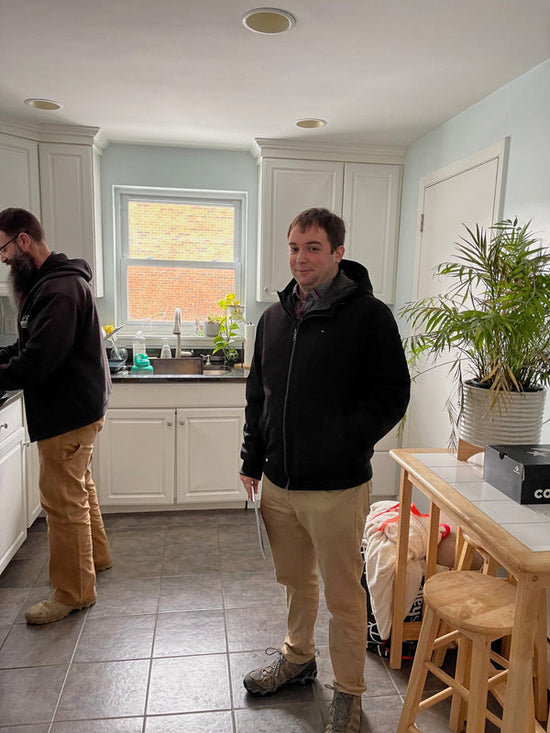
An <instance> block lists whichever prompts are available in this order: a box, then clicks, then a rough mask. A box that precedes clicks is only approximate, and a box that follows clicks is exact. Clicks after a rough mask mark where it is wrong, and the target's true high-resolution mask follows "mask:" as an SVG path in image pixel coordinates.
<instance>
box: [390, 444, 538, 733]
mask: <svg viewBox="0 0 550 733" xmlns="http://www.w3.org/2000/svg"><path fill="white" fill-rule="evenodd" d="M390 455H391V456H392V458H393V459H394V460H395V461H397V463H398V464H399V465H400V466H401V487H400V497H399V501H400V505H401V511H400V516H399V532H398V542H397V560H396V577H395V591H394V605H393V616H392V632H391V633H392V643H391V656H390V666H391V667H392V668H394V669H398V668H399V667H400V666H401V650H402V642H403V640H404V639H407V638H417V636H418V628H417V626H411V627H409V625H408V624H406V623H405V622H404V621H403V618H404V617H405V613H406V609H405V583H406V571H407V549H408V538H409V518H410V511H409V509H410V505H411V495H412V487H413V485H414V486H416V487H417V488H418V489H419V490H420V491H421V492H422V493H423V494H424V495H425V496H426V497H427V498H428V499H429V500H430V538H429V541H428V548H427V555H426V577H429V576H430V575H431V574H432V573H433V572H435V564H436V554H437V539H438V538H437V535H438V525H439V514H440V510H442V511H443V512H444V513H445V514H446V515H447V516H448V517H449V518H450V519H451V520H452V521H454V522H456V524H457V526H458V527H460V528H461V529H462V530H463V531H464V532H465V533H466V534H467V535H468V536H469V537H471V538H472V540H473V541H474V542H476V543H477V544H479V545H480V546H481V547H484V548H485V549H486V550H487V551H488V553H489V554H490V555H492V556H493V557H494V558H495V559H496V560H497V561H498V562H499V564H500V565H502V566H503V567H504V568H505V569H506V570H507V571H508V572H509V573H511V574H512V575H513V576H514V577H515V578H516V579H517V595H516V609H515V620H514V628H513V632H512V641H511V649H510V671H509V676H508V683H507V688H506V698H505V703H504V717H503V726H502V733H522V732H524V733H531V731H532V730H533V726H532V724H529V723H528V722H527V721H529V720H531V721H532V720H533V718H532V713H530V699H531V697H530V696H531V690H532V670H533V666H532V665H533V649H534V641H535V630H536V621H537V610H538V608H539V607H540V598H541V593H542V591H543V589H544V588H548V587H550V505H536V506H535V505H532V506H526V505H520V504H518V503H517V502H515V501H513V500H512V499H510V498H509V497H507V496H506V495H505V494H503V493H502V492H501V491H499V490H498V489H497V488H495V487H494V486H492V485H491V484H488V483H487V482H485V481H483V475H482V470H481V468H480V466H475V465H470V464H469V463H466V462H464V461H459V460H457V458H456V455H454V454H452V453H449V452H447V451H437V450H412V449H402V448H400V449H394V450H391V451H390Z"/></svg>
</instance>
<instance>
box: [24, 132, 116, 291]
mask: <svg viewBox="0 0 550 733" xmlns="http://www.w3.org/2000/svg"><path fill="white" fill-rule="evenodd" d="M39 157H40V193H41V197H42V224H43V226H44V229H45V231H46V239H47V241H48V244H49V246H50V249H55V250H56V251H57V252H64V253H65V254H66V255H68V256H69V257H83V258H84V259H85V260H86V261H87V262H88V263H89V265H90V267H91V268H92V272H93V274H94V280H93V283H92V287H93V288H94V294H95V295H96V296H97V297H101V296H102V295H103V259H102V253H101V238H100V231H97V227H98V226H99V220H98V219H97V216H96V207H97V206H98V205H99V201H97V200H96V195H97V192H96V186H95V180H94V179H95V176H97V174H98V167H97V160H96V159H94V150H93V148H92V146H91V145H65V144H63V143H40V146H39Z"/></svg>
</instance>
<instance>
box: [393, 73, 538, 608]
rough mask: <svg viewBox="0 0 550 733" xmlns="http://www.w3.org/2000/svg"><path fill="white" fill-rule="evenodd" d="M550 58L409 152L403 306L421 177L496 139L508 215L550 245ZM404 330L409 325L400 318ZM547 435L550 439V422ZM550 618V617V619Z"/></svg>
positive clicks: (400, 286) (399, 289)
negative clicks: (502, 146)
mask: <svg viewBox="0 0 550 733" xmlns="http://www.w3.org/2000/svg"><path fill="white" fill-rule="evenodd" d="M549 131H550V60H548V61H546V62H545V63H544V64H541V65H540V66H538V67H536V68H535V69H532V70H531V71H529V72H528V73H527V74H524V75H523V76H521V77H519V78H518V79H516V80H515V81H513V82H511V83H510V84H508V85H507V86H505V87H503V88H502V89H499V90H498V91H496V92H494V93H493V94H491V95H489V96H488V97H485V99H483V100H481V101H480V102H478V103H477V104H475V105H474V106H473V107H470V108H469V109H467V110H465V111H464V112H462V113H461V114H459V115H458V116H457V117H454V118H453V119H452V120H450V121H449V122H447V123H445V124H444V125H442V126H441V127H438V128H437V129H435V130H433V131H432V132H430V133H429V134H428V135H426V136H424V137H423V138H421V139H420V140H418V141H417V142H416V143H414V144H413V145H412V146H411V147H410V148H409V150H408V151H407V155H406V159H405V170H404V177H403V196H402V208H401V224H400V236H399V251H398V271H397V283H396V303H395V310H396V311H397V310H398V309H399V307H400V306H401V305H403V303H404V302H405V301H407V300H409V299H410V298H411V293H412V279H411V273H412V272H413V271H414V259H415V246H416V227H417V215H418V196H419V184H420V179H421V178H422V177H423V176H425V175H426V174H427V173H431V172H432V171H435V170H437V169H438V168H441V167H443V166H445V165H447V164H449V163H452V162H453V161H455V160H459V159H460V158H463V157H465V156H467V155H470V154H471V153H474V152H475V151H476V150H481V149H483V148H485V147H487V146H488V145H490V144H491V143H494V142H497V141H498V140H502V139H503V138H506V137H508V138H509V157H508V165H507V171H506V172H505V182H504V206H503V218H508V217H514V216H516V215H517V216H518V218H519V219H520V220H521V221H527V220H529V219H531V220H532V228H533V230H534V231H535V232H537V233H538V234H539V235H540V236H541V238H542V240H543V242H544V243H546V244H547V245H550V136H549ZM400 328H401V332H402V334H405V333H406V325H404V324H403V323H400ZM545 417H546V419H547V420H548V419H549V418H550V400H549V398H548V397H547V400H546V416H545ZM541 440H542V441H543V442H550V422H547V423H546V425H545V426H544V427H543V433H542V438H541ZM549 622H550V619H549Z"/></svg>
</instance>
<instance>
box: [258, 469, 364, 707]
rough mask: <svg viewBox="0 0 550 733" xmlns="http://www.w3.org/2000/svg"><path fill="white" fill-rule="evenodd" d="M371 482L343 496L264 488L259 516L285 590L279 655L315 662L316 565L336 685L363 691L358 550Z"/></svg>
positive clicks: (267, 485) (343, 492)
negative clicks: (326, 612) (284, 620)
mask: <svg viewBox="0 0 550 733" xmlns="http://www.w3.org/2000/svg"><path fill="white" fill-rule="evenodd" d="M370 487H371V482H370V481H368V482H367V483H365V484H362V485H360V486H356V487H355V488H352V489H345V490H341V491H287V490H286V489H281V488H279V487H278V486H275V485H274V484H272V483H271V481H269V479H267V478H266V477H265V476H264V478H263V482H262V499H261V512H262V517H263V520H264V524H265V527H266V530H267V534H268V537H269V541H270V544H271V550H272V552H273V562H274V565H275V573H276V576H277V580H278V581H279V583H281V584H282V585H284V586H285V587H286V598H287V608H288V631H287V635H286V639H285V641H284V644H283V646H282V649H281V651H282V653H283V654H284V656H285V657H286V658H287V659H288V661H289V662H294V663H295V664H304V663H305V662H307V661H309V660H310V659H312V658H313V657H314V656H315V642H314V636H313V632H314V626H315V619H316V618H317V611H318V603H319V579H318V573H317V566H318V567H319V571H320V573H321V577H322V579H323V583H324V587H325V599H326V602H327V607H328V609H329V611H330V613H331V615H332V617H331V619H330V622H329V645H330V656H331V660H332V668H333V671H334V687H335V689H337V690H339V691H340V692H347V693H350V694H352V695H360V694H361V693H362V692H364V691H365V689H366V685H365V681H364V666H365V657H366V647H367V610H366V598H365V591H364V589H363V587H362V586H361V574H362V572H363V560H362V557H361V552H360V547H361V540H362V538H363V531H364V527H365V520H366V517H367V514H368V511H369V493H370Z"/></svg>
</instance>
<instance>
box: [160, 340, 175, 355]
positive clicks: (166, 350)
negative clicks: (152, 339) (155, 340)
mask: <svg viewBox="0 0 550 733" xmlns="http://www.w3.org/2000/svg"><path fill="white" fill-rule="evenodd" d="M160 358H161V359H171V358H172V349H171V348H170V344H169V343H168V337H167V336H165V337H164V338H163V339H162V349H161V350H160Z"/></svg>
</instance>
